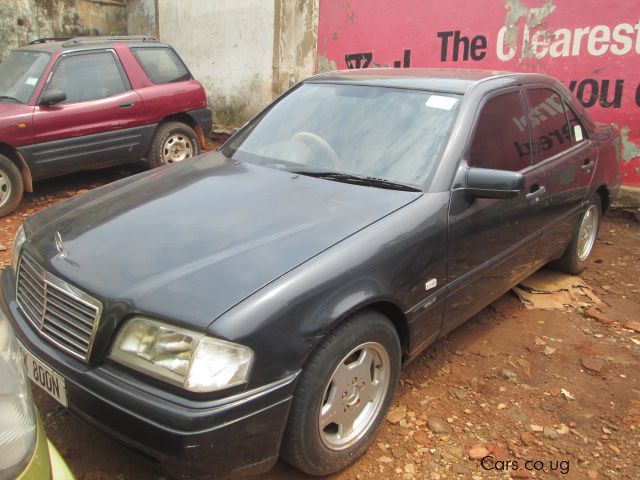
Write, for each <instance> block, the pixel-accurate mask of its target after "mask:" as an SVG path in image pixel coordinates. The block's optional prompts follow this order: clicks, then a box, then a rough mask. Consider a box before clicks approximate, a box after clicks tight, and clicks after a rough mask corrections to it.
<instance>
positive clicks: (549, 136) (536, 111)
mask: <svg viewBox="0 0 640 480" xmlns="http://www.w3.org/2000/svg"><path fill="white" fill-rule="evenodd" d="M525 97H526V98H527V103H528V104H529V121H530V123H531V126H532V127H533V134H532V135H533V144H534V151H536V152H540V161H542V160H545V159H547V158H549V157H553V156H554V155H557V154H558V153H561V152H563V151H564V150H566V149H567V148H569V147H571V137H570V135H569V124H568V123H567V117H566V115H565V112H564V103H563V101H562V99H561V98H560V95H558V94H557V93H555V92H554V91H553V90H549V89H548V88H534V89H530V90H525Z"/></svg>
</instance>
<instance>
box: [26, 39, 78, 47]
mask: <svg viewBox="0 0 640 480" xmlns="http://www.w3.org/2000/svg"><path fill="white" fill-rule="evenodd" d="M72 38H73V37H43V38H37V39H36V40H32V41H30V42H29V45H37V44H38V43H47V42H64V41H66V40H71V39H72Z"/></svg>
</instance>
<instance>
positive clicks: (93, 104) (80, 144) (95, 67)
mask: <svg viewBox="0 0 640 480" xmlns="http://www.w3.org/2000/svg"><path fill="white" fill-rule="evenodd" d="M53 91H61V92H64V93H65V95H66V97H67V98H66V100H64V101H63V102H60V103H57V104H54V105H37V106H36V107H35V110H34V114H33V129H34V140H35V145H33V146H32V147H31V148H30V149H29V150H30V151H28V152H27V156H28V157H29V161H30V164H31V165H32V169H33V171H34V176H35V177H41V176H52V175H59V174H63V173H67V172H71V171H76V170H83V169H86V168H96V167H101V166H107V165H113V164H118V163H124V162H128V161H132V160H137V159H139V158H141V157H142V156H144V153H145V152H144V148H146V145H147V141H146V136H147V135H148V132H147V129H146V128H145V123H146V119H145V110H144V105H143V103H142V100H141V98H140V96H139V95H138V94H137V93H136V92H135V91H133V90H131V86H130V84H129V81H128V79H127V77H126V75H125V74H124V71H123V69H122V66H121V65H120V63H119V61H118V59H117V56H116V55H115V53H114V52H113V51H111V50H92V51H89V52H78V53H72V54H67V55H63V56H62V57H61V58H60V60H59V61H58V63H57V64H56V66H55V67H54V69H53V71H52V73H51V75H50V77H49V79H47V83H46V85H45V88H44V90H43V95H44V94H46V93H47V92H53ZM41 98H42V96H41Z"/></svg>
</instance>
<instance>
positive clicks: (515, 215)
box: [443, 88, 544, 333]
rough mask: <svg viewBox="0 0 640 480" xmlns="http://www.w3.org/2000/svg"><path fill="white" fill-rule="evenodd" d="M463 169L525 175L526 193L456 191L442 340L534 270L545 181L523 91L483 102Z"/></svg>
mask: <svg viewBox="0 0 640 480" xmlns="http://www.w3.org/2000/svg"><path fill="white" fill-rule="evenodd" d="M462 164H463V167H464V166H469V167H480V168H489V169H498V170H510V171H517V172H521V173H522V174H523V176H524V178H525V192H523V194H522V195H520V196H519V197H517V198H513V199H501V200H494V199H481V198H477V199H474V198H472V197H470V196H469V194H468V193H467V192H466V190H464V189H463V188H461V189H455V188H454V189H453V191H452V192H451V204H450V209H449V253H448V273H449V275H448V279H449V292H448V294H447V296H448V299H447V304H446V308H445V319H444V323H443V333H446V332H447V331H449V330H451V329H453V328H455V327H456V326H457V325H459V324H460V323H462V322H463V321H465V320H466V319H468V318H469V317H471V316H472V315H474V314H475V313H476V312H478V311H479V310H480V309H482V308H483V307H484V306H486V305H488V304H489V303H491V302H492V301H493V300H495V299H496V298H497V297H499V296H500V295H502V294H503V293H504V292H505V291H507V290H508V289H509V288H510V287H511V286H512V285H514V284H515V283H517V282H518V281H520V280H522V279H523V278H525V277H526V276H527V275H529V274H530V273H531V271H532V268H533V266H532V262H533V260H534V253H535V249H536V248H537V244H538V241H537V237H538V235H539V233H540V229H541V227H542V215H541V213H542V210H541V208H540V198H541V196H542V194H543V193H544V174H543V171H542V169H541V168H539V167H537V166H534V165H532V149H531V143H530V136H529V127H528V121H527V118H526V115H525V106H524V99H523V98H522V94H521V92H520V89H519V88H511V89H509V90H502V91H499V92H497V93H494V94H492V95H491V96H489V97H487V98H485V99H484V101H483V103H482V104H481V106H480V110H479V113H478V114H477V115H476V122H475V127H474V132H473V134H472V135H471V138H470V144H469V145H468V147H467V153H466V154H465V158H464V159H463V162H462ZM465 164H466V165H465Z"/></svg>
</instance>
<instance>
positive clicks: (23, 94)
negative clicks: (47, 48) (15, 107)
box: [0, 50, 50, 103]
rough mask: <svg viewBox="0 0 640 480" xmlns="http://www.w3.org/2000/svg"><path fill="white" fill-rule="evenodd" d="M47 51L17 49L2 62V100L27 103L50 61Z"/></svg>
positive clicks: (0, 76)
mask: <svg viewBox="0 0 640 480" xmlns="http://www.w3.org/2000/svg"><path fill="white" fill-rule="evenodd" d="M49 58H50V55H49V54H48V53H45V52H34V51H27V50H16V51H15V52H11V53H10V54H9V56H8V57H7V58H6V59H5V61H4V62H2V63H0V101H7V100H10V101H11V100H13V101H18V102H20V103H27V102H28V101H29V99H30V98H31V95H32V94H33V90H34V88H36V85H37V84H38V81H39V80H40V77H41V76H42V72H44V69H45V68H46V67H47V65H48V63H49Z"/></svg>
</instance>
